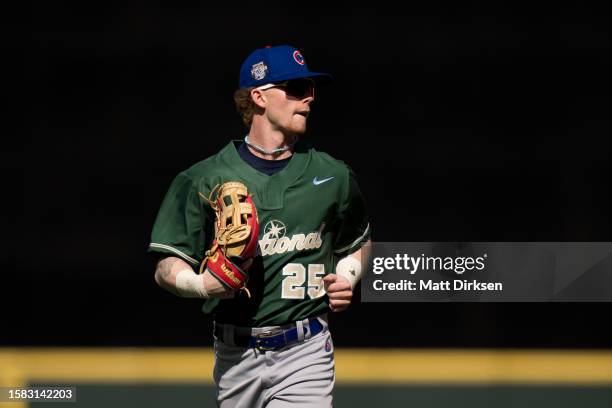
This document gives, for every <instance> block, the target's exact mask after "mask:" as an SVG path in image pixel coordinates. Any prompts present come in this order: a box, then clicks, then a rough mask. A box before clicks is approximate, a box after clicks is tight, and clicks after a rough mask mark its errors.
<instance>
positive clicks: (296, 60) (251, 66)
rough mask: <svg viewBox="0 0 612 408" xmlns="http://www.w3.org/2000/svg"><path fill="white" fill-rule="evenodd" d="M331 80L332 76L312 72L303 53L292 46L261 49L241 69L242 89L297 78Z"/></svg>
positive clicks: (249, 57)
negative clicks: (324, 78)
mask: <svg viewBox="0 0 612 408" xmlns="http://www.w3.org/2000/svg"><path fill="white" fill-rule="evenodd" d="M323 77H326V78H331V75H330V74H327V73H323V72H312V71H310V70H309V69H308V65H306V60H305V58H304V56H303V55H302V53H301V52H300V51H299V50H298V49H297V48H295V47H292V46H290V45H279V46H276V47H265V48H259V49H257V50H255V51H253V52H252V53H251V55H249V56H248V57H247V58H246V59H245V60H244V62H243V63H242V67H241V69H240V81H239V86H240V88H249V87H258V86H261V85H265V84H269V83H275V82H282V81H287V80H289V79H296V78H323Z"/></svg>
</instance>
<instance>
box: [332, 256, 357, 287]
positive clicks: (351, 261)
mask: <svg viewBox="0 0 612 408" xmlns="http://www.w3.org/2000/svg"><path fill="white" fill-rule="evenodd" d="M361 273H362V270H361V262H360V261H359V260H358V259H356V258H353V257H352V256H350V255H349V256H347V257H346V258H342V259H341V260H340V261H338V265H336V275H339V276H344V277H345V278H346V279H348V281H349V282H350V283H351V290H354V289H355V285H357V282H359V279H361Z"/></svg>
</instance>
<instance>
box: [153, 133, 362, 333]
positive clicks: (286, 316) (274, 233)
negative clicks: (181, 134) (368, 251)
mask: <svg viewBox="0 0 612 408" xmlns="http://www.w3.org/2000/svg"><path fill="white" fill-rule="evenodd" d="M238 143H240V142H230V143H229V144H228V145H227V146H226V147H225V148H223V149H222V150H221V151H220V152H219V153H217V154H216V155H214V156H211V157H209V158H208V159H206V160H203V161H201V162H199V163H197V164H195V165H194V166H192V167H191V168H189V169H188V170H186V171H184V172H182V173H180V174H179V175H178V176H177V177H176V178H175V179H174V181H173V182H172V185H171V186H170V189H169V191H168V193H167V195H166V197H165V199H164V201H163V203H162V205H161V209H160V210H159V214H158V216H157V219H156V221H155V225H154V227H153V232H152V237H151V244H150V246H149V251H151V252H156V253H162V254H164V255H171V256H177V257H179V258H181V259H183V260H185V261H186V262H188V263H189V264H191V265H192V267H193V268H194V270H197V269H198V266H199V264H200V263H201V262H202V260H203V258H204V253H205V251H206V249H208V248H210V246H211V243H212V240H213V239H214V220H215V214H214V212H213V210H212V208H211V207H210V206H209V204H208V203H207V202H206V200H204V199H203V198H202V197H201V196H200V194H199V193H201V194H203V195H204V196H206V197H208V195H209V194H210V192H211V190H212V189H214V188H215V186H216V185H218V184H222V183H225V182H228V181H240V182H242V183H244V184H245V185H246V186H247V188H248V189H249V192H250V193H252V194H253V202H254V203H255V207H256V208H257V214H258V217H259V223H260V232H259V247H260V252H261V255H260V256H257V257H256V258H255V259H254V262H253V265H252V266H251V268H250V269H249V271H248V274H249V281H248V284H247V287H248V289H249V291H250V293H251V297H250V298H249V297H247V296H246V294H245V293H244V292H240V293H238V294H237V295H236V296H235V297H234V298H232V299H224V300H219V299H207V301H206V303H205V304H204V306H203V311H204V312H205V313H213V314H214V317H215V320H216V321H217V322H219V323H233V324H236V325H240V326H252V327H261V326H269V325H283V324H286V323H289V322H292V321H296V320H300V319H305V318H307V317H310V316H313V315H317V314H319V313H322V312H324V311H326V310H327V308H328V299H327V296H326V295H325V290H324V287H323V281H322V279H323V276H325V275H326V274H329V273H334V270H335V265H336V263H337V261H338V260H339V259H341V258H343V257H345V256H347V255H348V254H350V253H352V252H355V251H356V250H358V249H359V248H361V246H362V245H363V243H365V242H366V241H367V239H368V238H369V234H370V228H369V224H368V219H367V212H366V206H365V203H364V200H363V197H362V195H361V192H360V190H359V187H358V185H357V182H356V180H355V176H354V174H353V172H352V171H351V169H350V168H349V167H348V166H347V165H346V164H344V163H343V162H341V161H339V160H336V159H333V158H332V157H331V156H329V155H328V154H325V153H321V152H318V151H316V150H315V149H314V148H312V147H309V146H307V145H306V144H305V143H302V142H300V143H298V144H297V145H296V149H295V153H294V154H293V156H292V158H291V160H290V161H289V163H288V164H287V166H286V167H285V168H284V169H282V170H281V171H279V172H278V173H275V174H273V175H271V176H268V175H266V174H263V173H261V172H259V171H257V170H256V169H254V168H253V167H251V166H250V165H249V164H247V163H246V162H245V161H244V160H242V158H241V157H240V156H239V155H238V152H237V146H238Z"/></svg>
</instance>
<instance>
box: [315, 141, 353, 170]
mask: <svg viewBox="0 0 612 408" xmlns="http://www.w3.org/2000/svg"><path fill="white" fill-rule="evenodd" d="M311 165H312V166H314V167H316V168H318V169H321V170H325V171H326V172H327V173H330V174H331V175H334V176H348V175H349V174H350V173H351V172H352V170H351V168H350V166H349V165H348V164H346V163H345V162H344V161H342V160H340V159H336V158H335V157H333V156H332V155H330V154H329V153H326V152H321V151H318V150H316V149H314V148H312V149H311Z"/></svg>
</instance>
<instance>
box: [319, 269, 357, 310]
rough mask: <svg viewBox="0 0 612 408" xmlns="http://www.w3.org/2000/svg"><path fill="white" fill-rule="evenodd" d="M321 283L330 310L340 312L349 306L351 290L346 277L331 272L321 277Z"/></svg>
mask: <svg viewBox="0 0 612 408" xmlns="http://www.w3.org/2000/svg"><path fill="white" fill-rule="evenodd" d="M323 285H324V287H325V292H327V297H328V298H329V308H330V309H331V310H332V312H341V311H343V310H346V309H347V308H348V307H349V305H350V304H351V299H352V298H353V291H352V290H351V283H350V282H349V281H348V279H346V278H345V277H343V276H338V275H336V274H333V273H332V274H329V275H326V276H325V277H324V278H323Z"/></svg>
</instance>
